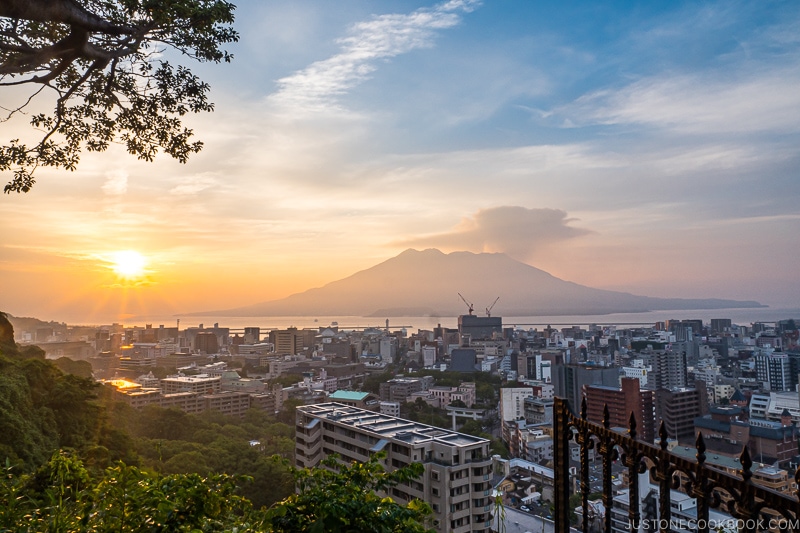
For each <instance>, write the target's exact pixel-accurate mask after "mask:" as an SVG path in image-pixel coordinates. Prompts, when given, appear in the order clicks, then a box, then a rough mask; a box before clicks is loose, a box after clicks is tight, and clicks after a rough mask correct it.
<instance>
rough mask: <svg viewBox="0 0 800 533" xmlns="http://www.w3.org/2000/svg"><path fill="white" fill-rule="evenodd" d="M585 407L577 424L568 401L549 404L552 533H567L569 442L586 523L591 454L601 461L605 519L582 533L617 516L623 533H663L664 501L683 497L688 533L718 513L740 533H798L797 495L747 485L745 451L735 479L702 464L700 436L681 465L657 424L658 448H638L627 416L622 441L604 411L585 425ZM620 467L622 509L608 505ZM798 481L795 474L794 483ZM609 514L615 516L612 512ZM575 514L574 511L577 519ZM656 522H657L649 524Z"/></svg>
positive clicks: (668, 521) (667, 515) (668, 527)
mask: <svg viewBox="0 0 800 533" xmlns="http://www.w3.org/2000/svg"><path fill="white" fill-rule="evenodd" d="M586 412H587V410H586V402H585V401H584V403H583V405H582V406H581V414H580V416H578V415H575V414H574V413H573V412H572V411H571V410H570V407H569V404H568V402H567V401H566V400H564V399H561V398H556V399H555V404H554V406H553V428H554V443H553V444H554V453H555V461H554V462H555V468H554V475H555V516H554V519H555V533H569V532H570V522H569V516H570V508H569V498H570V495H571V490H570V485H571V483H570V465H569V461H570V448H569V443H570V441H574V442H576V443H577V444H578V445H579V446H580V472H579V473H578V481H579V483H580V489H579V490H580V493H581V494H582V500H581V507H582V511H583V512H582V516H584V517H591V516H592V515H593V512H592V510H591V509H590V505H589V501H588V494H589V492H590V487H591V484H590V472H589V471H590V461H589V457H590V450H592V449H596V451H597V453H598V454H599V456H600V457H601V458H602V473H601V474H600V481H601V487H602V491H601V492H602V503H603V505H604V507H605V510H606V511H605V513H604V516H603V517H602V520H600V521H595V520H584V521H583V525H582V530H583V533H590V531H604V532H605V533H611V532H612V530H613V531H617V530H618V527H614V528H612V518H615V517H616V519H617V520H618V519H619V517H620V513H619V512H618V511H621V510H622V509H624V514H625V515H627V523H626V524H625V530H631V531H636V530H637V529H638V530H640V531H654V530H656V529H657V530H658V531H659V532H660V533H669V532H672V531H674V528H675V527H676V523H675V520H672V519H673V518H677V517H676V516H673V512H672V509H671V501H670V494H671V491H672V493H673V494H676V493H675V489H682V490H683V491H684V492H685V493H686V495H687V496H688V497H690V498H694V499H695V500H696V505H697V507H696V511H697V513H696V518H694V520H690V521H689V522H690V523H689V524H688V526H689V529H688V530H689V531H697V532H698V533H708V531H709V525H711V526H712V527H711V529H712V530H714V527H715V523H714V520H709V512H710V511H711V510H712V509H714V510H717V509H719V510H723V511H726V512H727V513H729V514H730V516H731V517H732V519H733V520H734V521H735V524H736V529H738V533H756V532H761V531H794V532H800V501H799V500H798V497H797V495H794V496H789V495H786V494H782V493H780V492H777V491H775V490H772V489H769V488H766V487H763V486H760V485H757V484H755V483H754V482H753V479H752V476H753V472H752V470H751V468H752V466H753V461H752V460H751V458H750V453H749V451H748V449H747V447H746V446H745V447H744V448H743V450H742V453H741V455H740V456H739V460H738V461H739V465H741V468H740V469H739V470H738V472H737V473H736V474H735V475H733V474H729V473H727V472H724V471H723V470H721V469H718V468H715V467H713V466H710V465H708V464H706V453H705V452H706V445H705V442H704V441H703V437H702V434H698V437H697V440H696V443H695V448H696V452H697V453H696V455H695V459H694V460H692V459H691V458H686V457H682V456H679V455H676V454H673V453H671V452H669V451H668V450H667V447H668V446H667V437H668V436H667V432H666V429H665V427H664V424H663V422H662V424H661V428H660V430H659V432H658V436H659V443H658V445H653V444H649V443H646V442H642V441H638V440H636V436H637V433H636V431H637V428H636V421H635V419H634V417H633V415H631V417H630V421H629V425H628V429H627V431H626V432H624V433H620V432H617V431H614V430H612V429H611V428H610V423H609V415H608V408H607V407H606V409H605V410H604V416H603V420H604V422H603V423H602V424H595V423H592V422H589V420H588V419H587V416H586ZM616 460H619V461H620V462H621V463H622V465H623V466H624V468H625V469H626V472H627V478H628V481H629V491H628V494H627V496H626V498H627V500H628V501H627V502H622V505H621V502H619V496H618V497H617V500H618V501H617V502H616V503H615V502H614V498H615V496H614V494H613V491H612V464H613V463H614V462H615V461H616ZM645 473H649V479H650V480H652V481H653V482H654V483H655V484H656V485H657V487H658V496H657V501H656V502H654V505H653V506H652V508H646V509H643V508H642V505H641V504H640V490H639V482H640V481H639V480H640V479H641V478H640V474H645ZM794 479H795V480H798V481H800V471H798V473H797V474H795V475H794ZM612 510H613V511H612ZM579 513H580V511H579ZM654 516H655V517H656V518H655V519H654V518H653V517H654Z"/></svg>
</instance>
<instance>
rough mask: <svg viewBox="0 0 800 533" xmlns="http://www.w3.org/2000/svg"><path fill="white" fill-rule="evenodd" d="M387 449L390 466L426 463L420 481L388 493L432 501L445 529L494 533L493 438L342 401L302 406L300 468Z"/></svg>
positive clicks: (365, 456) (436, 524)
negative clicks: (490, 442)
mask: <svg viewBox="0 0 800 533" xmlns="http://www.w3.org/2000/svg"><path fill="white" fill-rule="evenodd" d="M381 451H383V452H385V453H386V457H385V459H384V464H385V465H386V467H387V468H388V469H390V470H391V469H393V468H401V467H403V466H406V465H408V464H409V463H412V462H417V463H422V464H423V465H424V466H425V471H424V473H423V474H422V476H421V477H420V478H419V479H418V480H417V481H414V482H411V483H409V484H408V485H399V486H397V487H393V488H392V489H391V490H390V491H389V492H388V495H389V496H391V497H392V498H393V499H394V500H395V501H397V502H398V503H402V504H406V503H408V502H409V501H411V500H413V499H420V500H422V501H425V502H428V503H429V504H430V505H431V507H432V509H433V519H434V522H433V527H434V528H435V529H436V531H438V532H440V533H445V532H447V533H450V532H452V533H467V532H476V533H490V531H491V526H492V515H491V509H492V503H493V499H492V484H491V478H492V458H491V455H490V447H489V441H488V440H486V439H482V438H479V437H473V436H471V435H465V434H462V433H457V432H455V431H449V430H445V429H441V428H437V427H433V426H428V425H425V424H420V423H418V422H413V421H410V420H404V419H402V418H396V417H393V416H388V415H385V414H381V413H376V412H374V411H367V410H365V409H359V408H357V407H349V406H345V405H343V404H339V403H323V404H317V405H304V406H300V407H298V408H297V432H296V447H295V462H296V464H297V466H299V467H315V466H317V465H319V463H320V461H321V460H322V459H324V458H325V457H327V456H329V455H332V454H337V455H339V457H340V458H341V459H342V460H343V461H345V462H348V463H349V462H352V461H366V460H367V459H369V457H370V456H372V455H373V454H375V453H378V452H381Z"/></svg>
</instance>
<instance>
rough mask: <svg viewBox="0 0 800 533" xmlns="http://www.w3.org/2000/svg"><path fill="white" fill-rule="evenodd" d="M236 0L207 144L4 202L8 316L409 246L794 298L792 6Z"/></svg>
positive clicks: (680, 292)
mask: <svg viewBox="0 0 800 533" xmlns="http://www.w3.org/2000/svg"><path fill="white" fill-rule="evenodd" d="M236 4H237V10H236V16H237V20H236V23H235V26H236V28H237V29H238V31H239V33H240V35H241V39H240V41H239V42H238V43H236V44H234V45H231V46H228V49H229V50H230V51H231V52H232V53H233V54H234V56H235V58H234V60H233V62H232V63H230V64H220V65H215V64H208V65H205V64H204V65H191V66H192V69H193V70H194V71H195V72H196V73H197V74H198V75H200V76H201V77H202V78H203V79H204V80H205V81H207V82H208V83H209V84H210V85H211V87H212V93H211V99H212V100H213V101H214V102H215V104H216V106H215V111H214V112H213V113H211V114H204V115H200V116H192V117H188V118H187V119H186V121H187V123H188V124H189V125H190V126H191V127H193V128H194V129H195V135H196V137H197V138H198V139H200V140H202V141H203V142H204V143H205V148H204V149H203V151H202V152H200V153H199V154H196V155H194V156H192V157H191V158H190V160H189V162H188V163H187V164H186V165H181V164H179V163H177V162H175V161H173V160H171V159H169V158H168V157H163V156H162V157H159V158H157V160H156V162H154V163H146V162H142V161H137V160H136V158H135V157H132V156H130V155H128V154H126V153H124V149H122V148H120V147H112V148H111V149H110V150H109V151H108V152H106V153H101V154H91V153H84V154H83V156H82V159H81V163H80V165H79V167H78V169H77V170H76V171H75V172H65V171H53V170H49V169H47V168H40V169H38V170H37V184H36V187H35V188H34V189H33V190H31V192H29V193H27V194H20V195H17V194H12V195H4V196H3V197H2V199H0V202H2V203H1V204H0V230H1V231H0V311H6V312H9V313H11V314H13V315H16V316H37V317H39V318H42V319H47V320H63V321H71V322H76V323H99V322H108V321H111V320H124V319H125V318H127V317H131V316H135V315H146V314H156V313H157V314H161V315H165V314H170V313H188V312H195V311H205V310H212V309H231V308H236V307H242V306H247V305H252V304H255V303H257V302H262V301H267V300H272V299H278V298H283V297H286V296H289V295H291V294H293V293H297V292H301V291H304V290H307V289H310V288H313V287H319V286H322V285H324V284H326V283H329V282H332V281H335V280H338V279H341V278H345V277H347V276H349V275H351V274H353V273H354V272H356V271H360V270H364V269H367V268H369V267H372V266H373V265H376V264H378V263H380V262H382V261H385V260H387V259H389V258H392V257H394V256H397V255H398V254H400V253H401V252H403V251H404V250H406V249H408V248H415V249H426V248H437V249H439V250H442V251H443V252H453V251H471V252H502V253H505V254H507V255H508V256H510V257H512V258H513V259H516V260H518V261H522V262H525V263H527V264H529V265H532V266H535V267H537V268H539V269H542V270H544V271H546V272H548V273H550V274H552V275H553V276H556V277H558V278H561V279H564V280H568V281H572V282H575V283H579V284H582V285H586V286H589V287H593V288H599V289H609V290H617V291H625V292H631V293H634V294H638V295H646V296H653V297H666V298H730V299H738V300H754V301H758V302H760V303H762V304H766V305H770V306H772V307H797V302H798V300H799V299H800V282H798V278H797V275H796V266H795V265H796V257H797V250H796V249H797V242H798V239H797V236H798V234H799V233H798V230H800V214H798V208H797V206H798V194H799V193H798V187H797V185H798V183H800V180H799V179H798V178H800V176H798V168H800V157H798V149H797V147H798V146H800V142H798V141H800V135H798V134H799V133H800V91H798V90H797V87H798V86H800V38H798V31H797V28H798V24H800V5H798V4H797V3H795V2H702V3H697V2H668V3H667V2H665V3H658V4H650V3H648V4H645V5H641V4H638V3H622V2H615V3H613V5H602V6H601V5H595V3H590V2H585V3H584V2H581V3H578V2H576V3H566V4H565V3H563V2H550V1H545V2H516V3H507V2H488V1H487V2H477V1H469V0H453V1H449V2H438V3H437V2H407V1H388V2H379V3H376V2H366V1H352V2H345V3H338V2H337V3H332V2H322V1H318V2H311V1H301V2H297V1H292V2H289V1H286V2H281V1H276V2H269V3H264V2H258V1H255V0H249V1H239V2H236ZM178 59H179V58H177V57H176V58H175V60H178ZM21 97H22V96H21V93H16V92H15V93H11V92H8V93H5V94H4V96H3V98H2V104H1V105H2V106H3V107H11V106H13V105H15V104H16V105H18V104H19V102H12V101H11V100H13V99H14V98H21ZM27 120H29V119H28V118H25V119H24V120H23V121H22V122H19V121H16V122H14V121H12V122H8V123H4V124H3V125H2V126H0V131H2V133H3V137H4V140H3V142H7V141H8V140H9V139H12V138H15V137H25V136H28V135H30V132H29V131H28V130H29V128H27V127H25V122H26V121H27ZM463 291H465V292H469V287H465V288H464V289H463ZM453 299H454V302H451V303H450V307H454V306H456V305H458V301H457V300H456V295H453ZM485 303H486V304H487V305H488V304H489V303H490V302H489V301H487V302H485ZM482 304H483V302H480V303H479V305H482ZM500 305H501V304H498V311H500V314H502V309H500V308H499V307H500Z"/></svg>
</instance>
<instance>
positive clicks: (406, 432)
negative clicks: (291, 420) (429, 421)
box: [297, 402, 489, 446]
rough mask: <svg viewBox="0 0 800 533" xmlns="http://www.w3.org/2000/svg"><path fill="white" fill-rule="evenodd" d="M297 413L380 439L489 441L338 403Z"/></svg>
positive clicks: (463, 443)
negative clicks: (347, 427)
mask: <svg viewBox="0 0 800 533" xmlns="http://www.w3.org/2000/svg"><path fill="white" fill-rule="evenodd" d="M297 410H298V411H301V412H303V413H305V414H307V415H310V416H314V417H317V418H320V419H322V420H330V421H332V422H337V423H339V424H345V425H349V426H353V427H358V428H359V430H361V431H364V432H368V433H372V434H373V435H375V436H377V437H379V438H382V439H393V440H397V441H403V442H407V443H409V444H420V443H423V442H429V441H437V442H440V443H445V444H447V445H450V446H471V445H474V444H482V443H488V442H489V441H488V440H486V439H482V438H480V437H473V436H472V435H466V434H464V433H458V432H456V431H451V430H448V429H442V428H438V427H434V426H428V425H426V424H421V423H419V422H414V421H412V420H405V419H403V418H397V417H394V416H389V415H384V414H381V413H376V412H375V411H369V410H367V409H361V408H358V407H351V406H349V405H344V404H341V403H333V402H332V403H321V404H315V405H303V406H300V407H298V408H297Z"/></svg>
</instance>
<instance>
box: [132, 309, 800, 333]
mask: <svg viewBox="0 0 800 533" xmlns="http://www.w3.org/2000/svg"><path fill="white" fill-rule="evenodd" d="M712 318H729V319H731V321H732V322H733V323H734V324H738V325H742V326H747V325H750V324H752V323H755V322H766V323H770V322H777V321H778V320H784V319H790V318H793V319H795V320H797V321H798V322H800V308H780V309H779V308H771V307H764V308H742V309H712V310H707V309H701V310H697V309H691V310H671V311H647V312H642V313H610V314H606V315H541V316H513V317H512V316H503V317H502V319H503V326H505V327H514V328H521V329H531V328H542V327H546V326H548V325H549V326H553V327H568V326H581V327H584V328H585V327H587V326H589V325H591V324H597V325H599V326H612V325H614V326H652V325H653V324H655V323H656V322H663V321H666V320H688V319H694V320H702V321H703V322H705V323H708V322H710V321H711V319H712ZM122 323H124V325H125V326H145V325H147V324H151V325H152V326H153V327H158V326H160V325H163V326H165V327H173V326H175V325H179V326H180V327H181V328H188V327H198V326H201V325H202V326H204V327H210V326H213V325H215V324H218V325H219V327H226V328H230V329H231V330H232V331H238V330H243V329H244V328H245V327H259V328H261V330H262V331H264V330H272V329H285V328H288V327H296V328H299V329H303V328H319V327H324V326H330V325H335V326H338V327H339V329H344V330H360V329H365V328H381V329H383V328H386V326H387V323H388V326H389V328H390V329H391V330H393V331H397V330H400V329H405V330H407V331H409V332H414V331H416V330H417V329H424V330H430V329H433V328H435V327H437V326H443V327H447V328H456V327H457V326H458V317H457V316H411V317H385V318H383V317H374V316H369V317H365V316H248V317H243V316H222V315H220V316H215V315H208V316H202V317H200V316H196V315H192V316H185V317H182V316H180V315H152V316H137V317H131V318H127V319H125V320H124V321H123V322H122Z"/></svg>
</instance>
